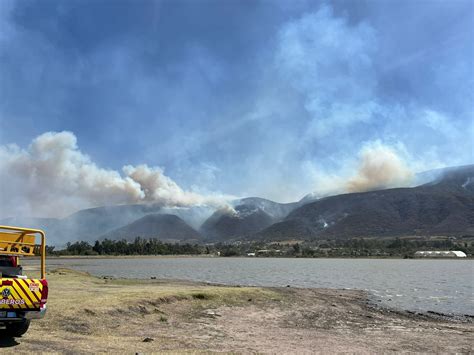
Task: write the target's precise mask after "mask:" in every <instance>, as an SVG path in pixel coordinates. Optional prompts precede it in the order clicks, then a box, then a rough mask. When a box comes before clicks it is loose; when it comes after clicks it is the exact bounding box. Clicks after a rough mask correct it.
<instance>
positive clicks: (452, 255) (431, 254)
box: [415, 250, 467, 258]
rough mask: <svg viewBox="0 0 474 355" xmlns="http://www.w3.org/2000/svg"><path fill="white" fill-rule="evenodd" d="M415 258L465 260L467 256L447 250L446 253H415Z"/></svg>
mask: <svg viewBox="0 0 474 355" xmlns="http://www.w3.org/2000/svg"><path fill="white" fill-rule="evenodd" d="M415 256H424V257H452V258H465V257H466V256H467V255H466V253H464V252H463V251H460V250H447V251H439V250H436V251H417V252H416V253H415Z"/></svg>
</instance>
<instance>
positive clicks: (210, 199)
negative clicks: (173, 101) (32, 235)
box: [0, 132, 231, 217]
mask: <svg viewBox="0 0 474 355" xmlns="http://www.w3.org/2000/svg"><path fill="white" fill-rule="evenodd" d="M0 181H1V188H0V195H1V199H2V201H3V202H2V207H0V214H1V217H10V216H25V215H27V216H41V217H46V216H50V217H61V216H65V215H67V214H69V213H72V212H75V211H77V210H79V209H83V208H87V207H94V206H102V205H116V204H128V203H146V202H149V203H156V204H159V205H162V206H164V207H186V206H194V205H209V206H214V207H220V206H222V205H225V204H226V201H227V200H229V199H230V198H231V197H230V196H223V195H218V194H215V195H202V194H198V193H195V192H193V191H187V190H184V189H183V188H181V187H180V186H179V185H178V184H177V183H176V182H175V181H173V180H172V179H171V178H169V177H168V176H166V175H165V174H164V172H163V170H162V169H161V168H158V167H149V166H147V165H139V166H130V165H128V166H125V167H124V168H123V172H122V173H120V172H118V171H115V170H109V169H104V168H101V167H99V166H97V165H96V164H95V163H94V162H93V161H92V160H91V159H90V158H89V157H88V156H87V155H85V154H84V153H82V152H81V151H80V150H79V148H78V146H77V139H76V136H75V135H74V134H73V133H71V132H59V133H57V132H48V133H44V134H42V135H40V136H38V137H37V138H35V139H34V140H33V141H32V143H31V144H30V146H29V147H28V148H27V149H21V148H20V147H18V146H16V145H7V146H0Z"/></svg>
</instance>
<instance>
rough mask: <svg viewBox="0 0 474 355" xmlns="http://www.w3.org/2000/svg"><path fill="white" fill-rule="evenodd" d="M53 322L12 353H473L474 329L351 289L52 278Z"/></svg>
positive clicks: (11, 342) (5, 342)
mask: <svg viewBox="0 0 474 355" xmlns="http://www.w3.org/2000/svg"><path fill="white" fill-rule="evenodd" d="M48 280H49V282H50V297H49V302H48V307H49V310H48V314H47V315H46V318H45V319H43V320H39V321H36V322H34V323H33V322H32V325H31V327H30V330H29V331H28V333H27V334H26V335H24V336H23V337H22V338H16V339H2V340H1V341H0V346H2V347H4V349H2V351H5V350H8V351H11V352H15V353H17V352H21V351H23V352H32V351H34V352H39V351H46V352H71V351H72V352H128V353H136V352H145V353H147V352H158V351H160V352H162V351H170V352H176V351H179V352H184V351H198V352H200V351H229V352H264V353H265V352H271V353H282V352H286V353H290V352H291V353H295V352H298V353H303V352H316V351H320V352H334V351H340V352H342V351H346V352H347V351H350V352H377V353H379V352H390V351H417V352H420V351H421V352H443V353H444V352H472V351H473V340H472V339H473V338H474V325H473V324H472V323H469V322H461V321H447V320H444V319H435V318H430V317H423V316H417V315H410V314H403V313H397V312H390V311H388V310H382V309H376V308H374V307H372V306H370V305H369V304H368V303H367V300H366V294H364V293H363V292H361V291H353V290H326V289H293V288H256V287H227V286H211V285H206V284H200V283H190V282H170V281H160V280H149V281H148V280H147V281H140V280H109V279H100V278H96V277H92V276H89V275H87V274H83V273H79V272H74V271H69V270H57V271H55V272H51V273H50V274H49V275H48Z"/></svg>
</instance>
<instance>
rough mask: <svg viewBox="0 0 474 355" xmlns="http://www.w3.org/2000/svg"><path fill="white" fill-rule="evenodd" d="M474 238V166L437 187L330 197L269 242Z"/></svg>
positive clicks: (277, 230) (271, 231) (292, 218)
mask: <svg viewBox="0 0 474 355" xmlns="http://www.w3.org/2000/svg"><path fill="white" fill-rule="evenodd" d="M462 234H474V165H470V166H465V167H460V168H458V169H450V170H449V171H447V172H446V173H444V174H443V175H442V176H441V177H439V178H438V179H437V180H435V181H434V182H431V183H428V184H425V185H421V186H418V187H414V188H397V189H388V190H380V191H371V192H364V193H353V194H343V195H338V196H331V197H326V198H323V199H320V200H317V201H315V202H311V203H308V204H306V205H303V206H301V207H299V208H297V209H295V210H294V211H292V212H291V213H290V214H289V215H288V216H287V217H286V218H285V219H284V220H283V221H281V222H279V223H276V224H273V225H272V226H270V227H268V228H266V229H265V230H263V231H261V232H259V233H257V234H256V235H255V236H254V237H255V238H256V239H263V240H289V239H310V240H311V239H316V238H321V239H324V238H352V237H394V236H407V235H462Z"/></svg>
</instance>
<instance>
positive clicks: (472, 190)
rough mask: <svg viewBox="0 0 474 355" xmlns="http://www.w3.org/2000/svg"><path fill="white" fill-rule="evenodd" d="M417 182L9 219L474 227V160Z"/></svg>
mask: <svg viewBox="0 0 474 355" xmlns="http://www.w3.org/2000/svg"><path fill="white" fill-rule="evenodd" d="M428 176H430V177H431V178H434V177H436V176H438V178H435V179H434V180H433V181H431V182H429V183H426V184H423V185H420V186H417V187H413V188H395V189H384V190H378V191H369V192H362V193H350V194H341V195H336V196H329V197H325V198H321V199H315V197H314V196H313V195H311V194H309V195H308V196H306V197H305V198H303V199H302V200H301V201H299V202H294V203H287V204H280V203H277V202H273V201H269V200H266V199H262V198H258V197H252V198H244V199H240V200H235V201H233V202H232V206H229V207H228V208H225V209H219V210H213V209H211V208H209V207H202V206H196V207H189V208H163V207H162V206H159V205H153V204H151V205H146V204H135V205H121V206H106V207H98V208H92V209H86V210H81V211H78V212H76V213H74V214H72V215H70V216H68V217H66V218H63V219H53V218H48V219H43V218H9V219H5V220H2V221H0V223H2V224H12V225H24V226H29V227H36V228H42V229H45V230H46V232H47V233H48V243H49V244H53V245H59V246H60V245H64V244H65V243H66V242H68V241H76V240H86V241H89V242H93V241H95V240H97V239H103V238H109V239H128V240H133V238H135V237H137V236H140V237H143V238H158V239H160V240H163V241H173V242H218V241H235V240H264V241H285V240H312V239H328V238H352V237H395V236H410V235H463V234H470V235H473V234H474V165H469V166H463V167H457V168H450V169H445V170H443V171H439V172H435V173H431V174H428Z"/></svg>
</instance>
